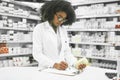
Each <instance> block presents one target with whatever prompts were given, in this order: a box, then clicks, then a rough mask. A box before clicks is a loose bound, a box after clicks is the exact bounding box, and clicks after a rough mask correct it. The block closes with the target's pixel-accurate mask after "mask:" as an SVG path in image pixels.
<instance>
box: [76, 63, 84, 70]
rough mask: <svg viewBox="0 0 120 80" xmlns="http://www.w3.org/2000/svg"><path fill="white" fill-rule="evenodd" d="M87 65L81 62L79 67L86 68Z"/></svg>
mask: <svg viewBox="0 0 120 80" xmlns="http://www.w3.org/2000/svg"><path fill="white" fill-rule="evenodd" d="M85 67H86V65H85V64H80V65H79V66H78V69H81V70H82V69H84V68H85Z"/></svg>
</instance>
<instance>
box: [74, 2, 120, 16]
mask: <svg viewBox="0 0 120 80" xmlns="http://www.w3.org/2000/svg"><path fill="white" fill-rule="evenodd" d="M119 9H120V5H118V4H117V3H109V4H106V5H104V4H102V3H101V4H93V5H90V6H80V7H78V8H77V9H76V10H75V12H76V15H93V16H94V15H103V14H116V11H117V10H119Z"/></svg>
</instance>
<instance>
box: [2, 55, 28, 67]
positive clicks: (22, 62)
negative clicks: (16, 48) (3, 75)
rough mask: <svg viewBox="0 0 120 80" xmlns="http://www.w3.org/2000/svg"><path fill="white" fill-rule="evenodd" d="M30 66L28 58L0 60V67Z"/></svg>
mask: <svg viewBox="0 0 120 80" xmlns="http://www.w3.org/2000/svg"><path fill="white" fill-rule="evenodd" d="M28 64H30V61H29V57H14V58H12V59H7V60H0V67H12V66H26V65H28Z"/></svg>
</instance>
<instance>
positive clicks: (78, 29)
mask: <svg viewBox="0 0 120 80" xmlns="http://www.w3.org/2000/svg"><path fill="white" fill-rule="evenodd" d="M67 31H108V32H111V31H120V29H81V28H69V29H67Z"/></svg>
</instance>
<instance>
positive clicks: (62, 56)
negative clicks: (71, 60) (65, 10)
mask: <svg viewBox="0 0 120 80" xmlns="http://www.w3.org/2000/svg"><path fill="white" fill-rule="evenodd" d="M59 30H60V37H61V46H62V47H61V51H60V60H63V61H64V59H65V56H64V49H65V48H64V47H65V46H64V41H65V40H64V33H63V31H62V28H61V27H59Z"/></svg>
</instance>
